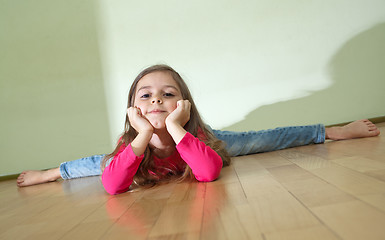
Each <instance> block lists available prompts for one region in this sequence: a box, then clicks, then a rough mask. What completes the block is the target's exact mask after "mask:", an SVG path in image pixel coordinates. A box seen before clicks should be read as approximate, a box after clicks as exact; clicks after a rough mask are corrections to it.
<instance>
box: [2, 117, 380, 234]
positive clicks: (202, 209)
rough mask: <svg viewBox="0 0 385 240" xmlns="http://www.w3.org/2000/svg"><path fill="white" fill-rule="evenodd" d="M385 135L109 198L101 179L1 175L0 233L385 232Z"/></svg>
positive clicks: (255, 159) (295, 151) (259, 158)
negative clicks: (28, 181)
mask: <svg viewBox="0 0 385 240" xmlns="http://www.w3.org/2000/svg"><path fill="white" fill-rule="evenodd" d="M378 126H380V127H381V130H382V133H383V134H382V136H379V137H374V138H366V139H355V140H349V141H339V142H327V143H325V144H320V145H312V146H305V147H298V148H292V149H286V150H283V151H276V152H271V153H264V154H256V155H250V156H244V157H238V158H234V159H233V164H232V166H230V167H226V168H224V169H223V170H222V173H221V177H220V179H219V180H217V181H215V182H212V183H183V184H168V185H165V186H161V187H158V188H154V189H149V190H143V191H138V192H134V193H125V194H121V195H118V196H109V195H108V194H106V193H105V191H104V189H103V187H102V185H101V182H100V178H99V177H91V178H83V179H76V180H68V181H58V182H54V183H49V184H42V185H37V186H32V187H27V188H21V189H18V188H17V187H16V183H15V181H14V180H12V181H3V182H0V214H1V215H0V239H210V240H211V239H237V240H238V239H264V240H266V239H269V240H270V239H271V240H273V239H295V240H298V239H306V240H309V239H322V240H325V239H347V240H348V239H349V240H352V239H359V240H363V239H365V240H369V239H385V124H384V123H382V124H379V125H378Z"/></svg>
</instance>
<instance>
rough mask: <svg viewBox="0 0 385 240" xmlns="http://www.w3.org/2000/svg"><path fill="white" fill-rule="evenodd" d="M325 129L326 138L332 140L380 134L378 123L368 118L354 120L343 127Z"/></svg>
mask: <svg viewBox="0 0 385 240" xmlns="http://www.w3.org/2000/svg"><path fill="white" fill-rule="evenodd" d="M325 131H326V139H331V140H344V139H352V138H363V137H374V136H378V135H379V134H380V130H379V129H378V128H377V127H376V125H374V124H373V123H372V122H371V121H369V120H367V119H364V120H358V121H354V122H352V123H349V124H347V125H345V126H342V127H331V128H326V129H325Z"/></svg>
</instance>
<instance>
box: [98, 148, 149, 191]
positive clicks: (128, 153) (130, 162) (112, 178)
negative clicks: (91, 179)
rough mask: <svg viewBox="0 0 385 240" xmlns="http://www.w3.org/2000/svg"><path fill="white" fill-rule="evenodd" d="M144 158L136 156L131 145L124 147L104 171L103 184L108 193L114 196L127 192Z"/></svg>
mask: <svg viewBox="0 0 385 240" xmlns="http://www.w3.org/2000/svg"><path fill="white" fill-rule="evenodd" d="M143 157H144V155H141V156H139V157H138V156H136V155H135V153H134V151H133V150H132V147H131V144H129V145H128V146H127V147H125V146H124V145H122V146H121V147H120V150H119V152H118V153H117V154H116V155H115V156H114V158H113V159H112V160H111V163H110V164H109V165H108V166H107V167H106V168H105V169H104V171H103V174H102V183H103V186H104V188H105V189H106V191H107V192H108V193H109V194H112V195H114V194H119V193H123V192H127V191H128V190H129V188H130V186H131V184H132V181H133V179H134V176H135V174H136V172H137V171H138V168H139V165H140V163H141V161H142V159H143Z"/></svg>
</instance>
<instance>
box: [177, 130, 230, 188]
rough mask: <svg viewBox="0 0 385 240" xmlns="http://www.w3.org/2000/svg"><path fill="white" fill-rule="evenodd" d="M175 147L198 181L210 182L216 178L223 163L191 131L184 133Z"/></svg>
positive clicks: (216, 154)
mask: <svg viewBox="0 0 385 240" xmlns="http://www.w3.org/2000/svg"><path fill="white" fill-rule="evenodd" d="M176 149H177V150H178V152H179V154H180V156H181V157H182V159H183V160H184V161H185V162H186V163H187V164H188V165H189V166H190V168H191V170H192V172H193V174H194V176H195V178H196V179H197V180H198V181H200V182H210V181H214V180H215V179H217V178H218V176H219V174H220V172H221V169H222V165H223V161H222V158H221V157H220V156H219V155H218V153H216V152H215V151H214V150H213V149H212V148H210V147H209V146H207V145H206V144H205V143H204V142H202V141H200V140H199V139H198V138H196V137H194V136H193V135H192V134H191V133H189V132H188V133H186V135H185V136H184V137H183V138H182V140H181V141H180V142H179V144H178V145H177V146H176Z"/></svg>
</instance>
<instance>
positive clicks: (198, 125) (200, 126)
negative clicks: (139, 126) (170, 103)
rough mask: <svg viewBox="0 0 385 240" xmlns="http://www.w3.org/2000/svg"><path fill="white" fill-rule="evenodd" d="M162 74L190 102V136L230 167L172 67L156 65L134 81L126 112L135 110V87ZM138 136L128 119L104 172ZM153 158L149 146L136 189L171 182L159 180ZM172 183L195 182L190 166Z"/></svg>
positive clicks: (187, 129)
mask: <svg viewBox="0 0 385 240" xmlns="http://www.w3.org/2000/svg"><path fill="white" fill-rule="evenodd" d="M159 71H160V72H169V73H170V74H171V76H172V78H173V79H174V80H175V82H176V83H177V84H178V86H179V89H180V91H181V94H182V98H183V99H185V100H189V101H190V103H191V112H190V120H189V121H188V122H187V123H186V125H185V126H184V129H185V130H186V131H188V132H190V133H191V134H192V135H193V136H195V137H202V136H201V135H202V134H203V135H204V139H200V140H202V141H204V142H205V143H206V145H208V146H209V147H211V148H212V149H213V150H214V151H216V152H217V153H218V154H219V155H220V156H221V158H222V161H223V165H224V166H228V165H229V164H230V157H229V155H228V153H227V151H226V150H225V148H224V144H223V142H222V141H220V140H218V139H217V138H216V137H215V136H214V135H213V133H212V132H211V131H209V130H208V129H207V127H206V125H205V124H204V123H203V121H202V119H201V117H200V115H199V112H198V110H197V108H196V105H195V103H194V101H193V99H192V96H191V93H190V91H189V89H188V87H187V85H186V83H185V82H184V80H183V79H182V77H181V76H180V75H179V74H178V73H177V72H176V71H175V70H174V69H173V68H171V67H170V66H167V65H154V66H151V67H148V68H146V69H144V70H143V71H142V72H141V73H139V75H138V76H137V77H136V78H135V80H134V82H133V83H132V85H131V88H130V92H129V94H128V104H127V108H129V107H131V106H134V99H135V93H136V86H137V84H138V82H139V81H140V79H142V78H143V77H144V76H146V75H147V74H149V73H152V72H159ZM137 134H138V133H137V132H136V130H135V129H134V128H133V127H132V126H131V125H130V121H129V119H128V116H127V115H126V121H125V125H124V133H123V134H122V137H121V138H120V141H119V142H118V144H117V146H116V148H115V150H114V151H113V152H112V153H110V154H108V155H106V156H105V157H104V159H103V161H102V164H101V168H102V170H104V168H105V167H106V165H107V162H108V160H109V159H110V158H112V157H114V156H115V155H116V154H117V153H118V151H119V149H120V147H121V146H122V145H123V144H124V145H125V146H127V145H128V144H129V143H131V142H132V141H133V140H134V139H135V137H136V136H137ZM152 155H153V153H152V150H151V149H150V148H149V146H147V148H146V150H145V152H144V158H143V160H142V162H141V163H140V166H139V169H138V171H137V172H136V174H135V176H134V180H133V184H132V185H133V187H141V186H145V185H150V186H153V185H155V184H157V183H160V182H165V181H169V180H167V179H166V178H163V179H159V177H157V176H156V168H155V166H154V161H153V157H152ZM150 171H151V172H152V173H155V176H154V174H151V173H150ZM172 179H176V181H183V180H192V179H194V175H193V173H192V171H191V168H190V167H189V166H188V165H186V167H185V170H184V172H183V174H181V175H180V176H179V177H178V178H175V177H173V178H172Z"/></svg>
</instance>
